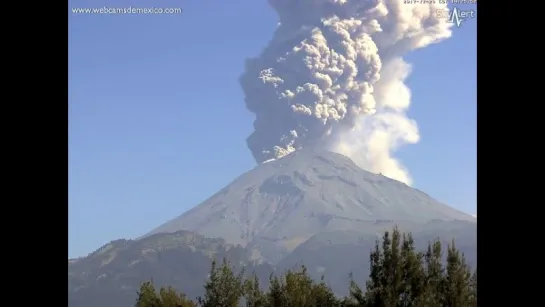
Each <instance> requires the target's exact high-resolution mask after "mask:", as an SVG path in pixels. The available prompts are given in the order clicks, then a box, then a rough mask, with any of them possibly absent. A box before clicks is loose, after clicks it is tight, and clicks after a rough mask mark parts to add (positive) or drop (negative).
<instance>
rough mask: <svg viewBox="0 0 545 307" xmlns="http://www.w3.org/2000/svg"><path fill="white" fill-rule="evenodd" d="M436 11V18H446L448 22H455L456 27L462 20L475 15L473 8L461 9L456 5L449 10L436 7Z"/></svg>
mask: <svg viewBox="0 0 545 307" xmlns="http://www.w3.org/2000/svg"><path fill="white" fill-rule="evenodd" d="M436 13H437V17H438V18H446V19H447V21H448V22H450V23H453V24H455V25H456V27H457V28H459V27H460V26H461V25H462V23H463V22H464V21H466V20H468V19H473V18H475V17H476V15H477V12H476V11H475V10H462V9H460V8H458V7H453V8H452V9H451V10H448V9H438V10H437V12H436Z"/></svg>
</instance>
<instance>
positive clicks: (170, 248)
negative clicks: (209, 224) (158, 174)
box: [68, 231, 273, 307]
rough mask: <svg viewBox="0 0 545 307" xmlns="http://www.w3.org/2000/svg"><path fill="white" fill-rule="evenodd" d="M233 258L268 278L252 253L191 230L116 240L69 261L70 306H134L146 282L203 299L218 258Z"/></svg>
mask: <svg viewBox="0 0 545 307" xmlns="http://www.w3.org/2000/svg"><path fill="white" fill-rule="evenodd" d="M215 258H217V259H219V260H221V259H223V258H226V259H229V260H230V261H231V262H232V263H233V265H235V267H237V268H242V267H243V266H244V267H246V269H248V271H249V272H251V271H256V272H257V273H259V275H260V276H268V274H270V272H271V271H272V270H273V269H272V267H271V266H270V265H267V264H261V265H259V264H253V263H252V261H251V260H250V255H249V254H248V253H247V250H246V249H244V248H243V247H241V246H233V245H231V244H227V243H226V242H225V241H224V240H222V239H211V238H205V237H203V236H201V235H197V234H194V233H191V232H187V231H180V232H176V233H171V234H158V235H153V236H149V237H146V238H144V239H140V240H116V241H112V242H111V243H109V244H106V245H105V246H103V247H101V248H99V249H98V250H97V251H95V252H93V253H92V254H90V255H88V256H87V257H84V258H80V259H76V260H72V261H69V262H68V305H69V306H72V307H96V306H101V307H120V306H127V307H129V306H134V302H135V300H136V291H137V290H138V288H139V285H140V283H141V282H143V281H149V280H150V279H152V280H153V281H154V283H155V284H157V285H169V286H173V287H176V288H178V289H183V291H184V292H185V293H186V294H187V295H188V296H189V297H191V298H195V297H197V296H198V295H202V294H203V293H202V292H203V288H202V285H203V284H204V282H205V280H206V278H207V276H208V273H209V271H210V265H211V263H212V259H215Z"/></svg>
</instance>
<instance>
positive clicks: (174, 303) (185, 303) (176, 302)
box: [135, 281, 196, 307]
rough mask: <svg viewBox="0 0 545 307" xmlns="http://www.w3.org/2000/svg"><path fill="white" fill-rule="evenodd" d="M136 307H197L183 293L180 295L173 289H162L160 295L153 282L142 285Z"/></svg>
mask: <svg viewBox="0 0 545 307" xmlns="http://www.w3.org/2000/svg"><path fill="white" fill-rule="evenodd" d="M135 306H136V307H195V306H196V305H195V304H194V303H193V302H192V301H191V300H189V299H187V297H186V296H185V295H184V294H183V293H178V292H176V290H174V289H173V288H171V287H167V288H165V287H162V288H161V289H160V290H159V294H157V291H156V289H155V286H154V285H153V282H151V281H148V282H144V283H142V285H141V286H140V291H138V298H137V300H136V304H135Z"/></svg>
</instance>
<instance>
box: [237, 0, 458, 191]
mask: <svg viewBox="0 0 545 307" xmlns="http://www.w3.org/2000/svg"><path fill="white" fill-rule="evenodd" d="M437 2H438V1H437ZM269 4H270V5H271V6H272V7H273V8H274V9H275V10H276V12H277V14H278V17H279V23H278V28H277V29H276V31H275V33H274V35H273V38H272V40H271V41H270V42H269V44H268V46H267V47H266V48H265V49H264V50H263V52H262V53H261V55H259V56H258V57H257V58H253V59H248V60H247V61H246V70H245V72H244V73H243V75H242V76H241V77H240V83H241V85H242V88H243V90H244V93H245V96H246V98H245V102H246V106H247V108H248V109H249V110H250V111H251V112H253V113H254V114H255V121H254V129H255V131H254V132H253V133H252V134H251V135H250V136H249V137H248V139H247V144H248V147H249V149H250V150H251V151H252V154H253V156H254V158H255V160H256V161H257V162H258V163H262V162H265V161H268V160H270V159H278V158H281V157H282V156H284V155H286V154H289V153H290V152H292V151H295V150H297V149H300V148H303V147H308V146H320V147H323V148H327V149H330V150H333V151H336V152H339V153H341V154H344V155H346V156H349V157H351V158H352V159H353V160H354V161H355V162H356V163H358V164H359V165H360V166H362V167H363V168H364V169H367V170H368V171H371V172H375V173H382V174H384V175H385V176H388V177H391V178H394V179H397V180H399V181H402V182H405V183H407V184H410V183H411V178H410V176H409V174H408V172H407V170H406V169H405V168H404V166H403V165H402V164H401V163H400V162H399V161H397V160H396V159H395V158H394V157H393V152H394V151H395V150H396V149H397V148H399V147H400V146H402V145H405V144H413V143H417V142H418V140H419V134H418V128H417V125H416V123H415V122H414V121H413V120H411V119H409V118H408V117H407V115H406V114H405V112H406V110H407V109H408V107H409V104H410V100H411V92H410V90H409V88H407V86H406V85H405V84H404V80H405V79H406V78H407V76H408V75H409V73H410V65H409V64H407V63H405V62H404V61H403V59H402V56H403V55H405V54H406V53H408V52H410V51H412V50H415V49H418V48H423V47H426V46H428V45H430V44H433V43H437V42H439V41H441V40H443V39H446V38H448V37H450V36H451V30H450V28H451V26H452V24H451V23H448V21H447V20H446V19H444V18H438V17H437V15H436V12H437V10H438V9H445V8H446V4H404V3H403V0H374V1H371V0H299V1H297V0H269Z"/></svg>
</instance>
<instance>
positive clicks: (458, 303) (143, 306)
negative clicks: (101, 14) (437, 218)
mask: <svg viewBox="0 0 545 307" xmlns="http://www.w3.org/2000/svg"><path fill="white" fill-rule="evenodd" d="M370 260H371V270H370V274H369V280H368V281H367V283H366V286H365V291H364V290H363V289H362V288H361V287H360V286H359V285H357V284H356V283H355V282H353V281H352V282H351V284H350V295H349V296H348V297H345V298H339V297H336V296H335V294H334V293H333V291H331V288H330V287H329V286H328V285H327V284H326V283H325V282H324V280H323V278H322V280H321V281H320V282H315V281H313V280H312V279H311V278H310V276H309V275H308V274H307V272H306V269H305V267H304V266H303V267H301V268H299V269H297V270H291V271H287V272H285V273H284V274H283V275H281V276H275V275H272V274H271V276H270V286H269V288H268V289H266V290H264V289H262V287H260V285H259V280H258V278H257V277H256V276H255V275H253V277H251V278H244V277H243V276H244V272H240V273H238V274H235V273H234V272H233V269H232V267H231V266H230V265H229V263H228V262H227V261H225V260H224V261H223V263H222V264H221V265H220V266H217V264H216V262H213V263H212V268H211V271H210V277H209V279H208V281H207V282H206V283H205V285H204V289H205V294H204V297H199V298H197V299H196V300H191V299H189V298H187V297H186V296H185V295H184V294H183V293H181V292H178V291H176V290H175V289H173V288H171V287H163V288H161V289H160V290H159V291H156V289H155V287H154V285H153V283H152V282H145V283H143V284H142V285H141V287H140V291H139V292H138V298H137V301H136V304H135V306H136V307H197V306H200V307H238V306H245V307H474V306H477V272H476V271H475V272H474V273H473V274H472V273H471V270H470V268H469V266H468V265H467V264H466V262H465V258H464V255H463V254H461V253H460V252H459V251H458V250H457V249H456V247H455V244H454V241H453V242H452V243H451V244H450V245H449V246H448V247H447V253H446V261H443V250H442V246H441V243H440V241H439V240H436V241H435V242H430V244H429V245H428V248H427V250H426V251H425V252H417V251H416V250H415V247H414V242H413V238H412V236H411V234H401V233H400V232H399V230H398V229H397V228H396V229H394V230H393V232H392V233H391V234H390V233H389V232H386V233H385V234H384V236H383V238H382V244H380V243H379V242H378V241H377V243H376V245H375V249H374V250H373V251H372V252H371V254H370Z"/></svg>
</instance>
